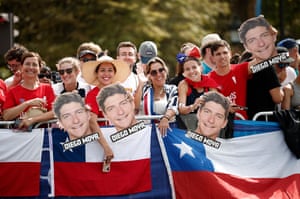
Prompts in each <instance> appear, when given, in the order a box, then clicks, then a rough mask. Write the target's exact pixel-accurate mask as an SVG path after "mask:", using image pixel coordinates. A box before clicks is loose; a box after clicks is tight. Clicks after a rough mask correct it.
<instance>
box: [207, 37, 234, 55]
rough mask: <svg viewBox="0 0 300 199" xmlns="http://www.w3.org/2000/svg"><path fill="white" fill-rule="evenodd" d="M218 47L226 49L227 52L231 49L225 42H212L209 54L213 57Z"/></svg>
mask: <svg viewBox="0 0 300 199" xmlns="http://www.w3.org/2000/svg"><path fill="white" fill-rule="evenodd" d="M220 47H226V48H228V49H229V50H230V49H231V48H230V45H229V43H228V42H227V41H225V40H218V41H214V42H212V43H211V44H210V50H211V54H212V55H213V54H214V52H216V51H217V50H218V49H219V48H220Z"/></svg>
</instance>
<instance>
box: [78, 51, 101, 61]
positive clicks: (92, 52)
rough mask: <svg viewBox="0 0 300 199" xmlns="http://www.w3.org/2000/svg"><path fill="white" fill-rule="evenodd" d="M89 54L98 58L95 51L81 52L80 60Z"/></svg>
mask: <svg viewBox="0 0 300 199" xmlns="http://www.w3.org/2000/svg"><path fill="white" fill-rule="evenodd" d="M87 54H90V55H94V56H95V57H97V54H96V53H95V52H94V51H91V50H83V51H80V52H79V56H78V58H79V59H80V58H81V57H83V56H84V55H87Z"/></svg>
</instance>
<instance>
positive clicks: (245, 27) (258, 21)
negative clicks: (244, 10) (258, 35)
mask: <svg viewBox="0 0 300 199" xmlns="http://www.w3.org/2000/svg"><path fill="white" fill-rule="evenodd" d="M257 26H263V27H266V28H267V29H269V30H272V26H271V25H270V23H269V22H268V21H267V20H266V19H265V17H264V15H259V16H257V17H252V18H250V19H247V20H246V21H244V22H243V23H242V24H241V26H240V28H239V29H238V33H239V37H240V40H241V43H246V37H245V35H246V34H247V32H248V31H249V30H250V29H253V28H255V27H257Z"/></svg>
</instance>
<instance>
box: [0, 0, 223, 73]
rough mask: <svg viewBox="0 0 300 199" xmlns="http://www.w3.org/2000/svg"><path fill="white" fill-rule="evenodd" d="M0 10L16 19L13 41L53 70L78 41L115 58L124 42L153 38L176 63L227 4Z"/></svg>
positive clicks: (48, 1)
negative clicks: (181, 51) (184, 46)
mask: <svg viewBox="0 0 300 199" xmlns="http://www.w3.org/2000/svg"><path fill="white" fill-rule="evenodd" d="M1 10H2V12H13V13H14V14H15V15H17V16H19V18H20V21H19V23H17V24H16V28H17V29H18V30H19V31H20V35H19V37H17V38H16V39H15V42H18V43H21V44H23V45H25V46H26V47H27V48H29V49H30V50H33V51H37V52H39V53H40V54H41V56H42V57H43V59H44V60H45V61H46V62H47V64H48V65H49V66H51V67H52V69H54V66H55V63H56V62H57V61H58V60H59V59H60V58H62V57H64V56H75V54H76V49H77V47H78V46H79V45H80V44H81V43H82V42H86V41H93V42H95V43H98V44H99V45H100V46H101V47H102V48H103V49H107V50H108V51H109V53H110V55H111V56H115V49H116V46H117V44H118V43H119V42H120V41H124V40H130V41H132V42H134V43H135V44H136V45H137V47H138V46H139V44H140V43H141V42H142V41H144V40H153V41H155V42H156V43H157V45H158V47H159V54H160V56H161V57H162V58H164V59H165V60H166V61H167V63H169V65H173V66H175V64H176V60H175V56H176V54H177V52H178V50H179V48H180V45H181V44H182V43H183V42H186V41H190V42H194V43H196V44H198V45H199V44H200V41H201V37H202V36H203V35H205V34H207V33H209V32H212V31H213V32H215V31H216V30H217V27H218V26H219V24H218V18H219V17H220V16H227V15H228V13H229V9H228V5H227V3H220V2H219V1H209V0H202V1H198V0H168V1H158V0H145V1H136V0H126V1H120V0H106V1H98V0H76V1H71V0H63V1H61V0H43V1H31V0H22V1H19V0H2V1H1ZM171 71H174V69H171Z"/></svg>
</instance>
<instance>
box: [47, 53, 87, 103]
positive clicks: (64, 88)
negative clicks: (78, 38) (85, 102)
mask: <svg viewBox="0 0 300 199" xmlns="http://www.w3.org/2000/svg"><path fill="white" fill-rule="evenodd" d="M56 68H57V71H58V73H59V75H60V77H61V80H62V82H59V83H56V84H54V85H53V90H54V93H55V95H56V96H57V95H60V94H62V93H65V92H72V91H74V90H77V91H78V93H79V94H80V96H81V97H83V98H85V96H86V94H87V93H88V92H89V91H90V90H91V86H90V85H89V84H87V83H84V82H81V81H77V76H78V74H79V73H80V62H79V60H78V59H76V58H74V57H64V58H62V59H61V60H59V61H58V63H57V64H56Z"/></svg>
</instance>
